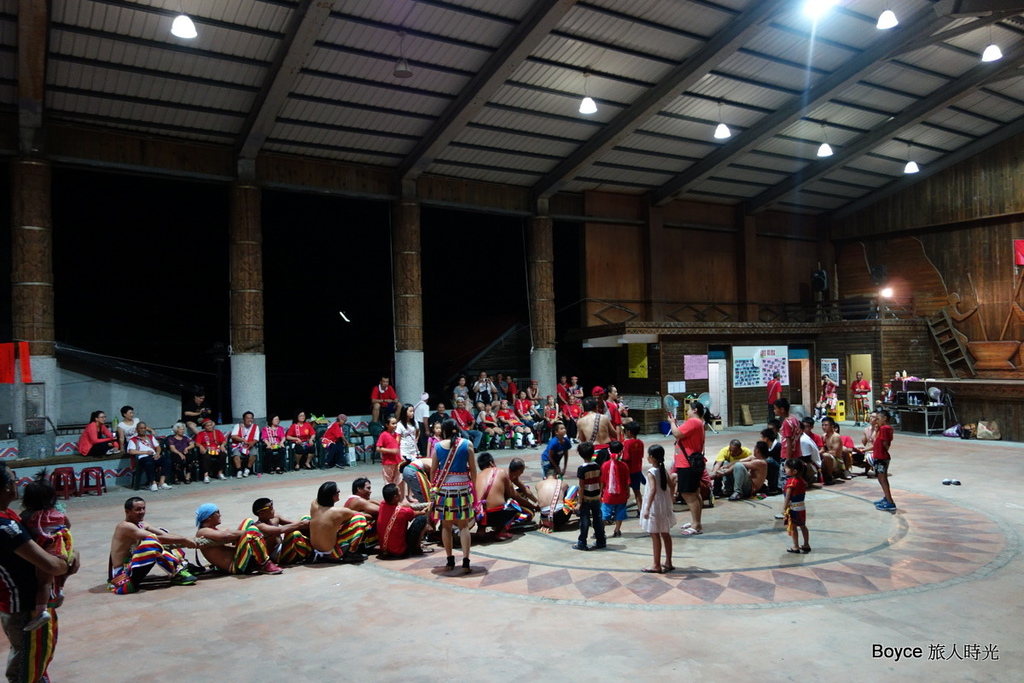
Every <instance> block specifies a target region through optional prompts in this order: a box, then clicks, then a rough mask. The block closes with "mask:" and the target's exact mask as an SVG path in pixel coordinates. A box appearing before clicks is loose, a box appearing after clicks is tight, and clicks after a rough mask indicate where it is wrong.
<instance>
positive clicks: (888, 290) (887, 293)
mask: <svg viewBox="0 0 1024 683" xmlns="http://www.w3.org/2000/svg"><path fill="white" fill-rule="evenodd" d="M879 294H881V295H882V298H883V299H891V298H892V287H885V288H884V289H882V291H880V292H879Z"/></svg>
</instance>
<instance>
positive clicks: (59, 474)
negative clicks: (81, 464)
mask: <svg viewBox="0 0 1024 683" xmlns="http://www.w3.org/2000/svg"><path fill="white" fill-rule="evenodd" d="M50 484H52V485H53V489H54V491H56V492H57V495H59V496H62V497H63V498H64V500H67V499H68V498H70V497H71V496H72V495H74V496H78V486H77V484H76V483H75V468H74V467H55V468H54V470H53V472H50Z"/></svg>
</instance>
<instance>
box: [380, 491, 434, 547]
mask: <svg viewBox="0 0 1024 683" xmlns="http://www.w3.org/2000/svg"><path fill="white" fill-rule="evenodd" d="M382 495H383V496H384V501H383V502H382V503H381V504H380V513H379V514H378V515H377V530H378V533H380V535H381V536H380V554H381V556H386V557H389V558H395V559H397V558H402V557H409V556H410V555H422V554H423V553H424V549H423V534H424V533H426V531H427V516H426V515H427V510H426V506H425V505H424V506H423V509H422V510H419V511H416V510H414V509H412V508H411V507H409V506H408V505H400V503H401V501H402V495H401V493H399V491H398V487H397V486H395V485H394V484H387V485H385V486H384V490H383V492H382ZM429 552H432V550H431V551H429Z"/></svg>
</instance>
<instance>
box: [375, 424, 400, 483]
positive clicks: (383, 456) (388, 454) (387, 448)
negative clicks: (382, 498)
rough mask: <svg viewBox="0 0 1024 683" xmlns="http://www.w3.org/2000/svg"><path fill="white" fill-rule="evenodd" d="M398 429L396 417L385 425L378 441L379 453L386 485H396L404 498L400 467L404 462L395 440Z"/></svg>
mask: <svg viewBox="0 0 1024 683" xmlns="http://www.w3.org/2000/svg"><path fill="white" fill-rule="evenodd" d="M397 427H398V419H397V418H395V417H394V416H391V417H389V418H388V420H387V422H385V423H384V431H383V432H381V434H380V437H379V438H378V439H377V452H378V453H380V467H381V474H382V475H383V476H384V483H385V484H394V485H396V486H398V487H399V490H401V491H402V495H403V497H404V495H405V491H404V489H403V486H402V473H401V472H399V471H398V466H399V464H401V462H402V456H401V455H400V453H399V450H398V439H396V438H395V429H397Z"/></svg>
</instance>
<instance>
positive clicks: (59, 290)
mask: <svg viewBox="0 0 1024 683" xmlns="http://www.w3.org/2000/svg"><path fill="white" fill-rule="evenodd" d="M0 184H2V185H3V186H4V187H7V188H9V187H10V174H9V170H8V169H7V168H6V167H4V168H2V170H0ZM52 197H53V200H52V201H53V225H54V291H55V299H56V301H55V317H56V327H57V329H56V337H57V341H58V342H63V343H66V344H70V345H73V346H76V347H80V348H82V349H85V350H87V351H92V352H95V353H100V354H104V355H108V356H114V357H117V358H123V359H128V360H132V361H137V362H139V363H143V364H147V366H148V367H150V368H151V369H154V370H157V371H160V372H162V373H164V374H167V375H169V376H171V377H174V378H176V379H180V380H183V381H187V382H194V383H197V384H200V385H203V386H205V387H206V389H207V394H208V396H209V399H208V400H210V402H211V403H212V404H213V405H214V407H215V408H219V409H222V410H223V411H224V414H225V419H227V415H228V408H229V406H228V405H227V402H228V397H224V398H221V397H219V396H217V395H216V394H217V387H216V377H215V374H214V370H215V364H214V362H213V360H212V358H211V355H210V354H209V350H210V348H211V347H212V346H213V344H214V343H216V342H224V343H227V342H228V341H229V325H230V317H229V312H228V301H229V297H228V283H229V274H228V219H229V189H228V187H227V186H226V185H223V184H215V183H202V182H196V181H185V180H174V179H168V178H155V177H144V176H133V175H125V174H119V173H107V172H101V171H95V170H81V169H69V168H61V167H56V166H55V167H54V170H53V188H52ZM0 221H2V223H0V225H3V227H4V232H5V233H6V237H5V239H2V240H0V264H2V265H5V266H7V272H10V258H11V243H10V191H9V190H8V191H7V192H3V193H2V194H0ZM390 221H391V206H390V204H389V203H388V202H383V201H369V200H357V199H347V198H341V197H336V196H330V195H323V194H301V193H293V192H283V191H276V190H264V192H263V239H264V250H263V255H264V256H263V259H264V260H263V272H264V308H265V313H264V315H265V340H266V356H267V394H268V400H267V409H268V410H269V411H270V412H278V411H279V412H281V414H282V415H283V416H290V415H291V414H293V413H294V411H296V410H298V409H303V410H307V411H311V412H313V413H315V414H317V415H320V414H324V413H327V414H332V413H337V412H339V411H344V412H348V413H351V414H364V413H366V412H368V408H369V407H368V397H369V391H370V388H371V387H372V386H373V384H374V383H375V381H376V379H377V378H378V377H379V376H380V375H381V374H382V373H389V374H390V373H391V372H392V366H393V362H394V341H393V340H394V334H393V314H392V308H391V257H390V254H391V242H390V239H391V233H390ZM420 223H421V233H422V238H421V242H422V244H421V247H422V286H423V318H424V332H423V339H424V359H425V371H426V383H427V387H426V389H427V391H429V392H431V393H432V394H434V395H437V396H439V395H440V391H441V389H442V387H443V386H444V385H445V383H446V382H447V380H448V378H449V377H450V376H451V375H452V374H453V373H456V372H458V371H460V370H465V369H468V368H466V367H465V363H468V361H469V360H470V359H471V358H472V357H473V356H474V355H476V354H477V353H478V352H479V351H481V350H482V349H483V347H485V346H486V345H487V344H488V343H490V342H491V341H493V339H494V338H495V337H497V336H498V335H499V334H501V333H502V332H504V331H505V330H506V329H508V328H509V327H510V326H513V325H516V326H528V325H529V294H528V285H527V268H526V244H525V234H524V231H525V230H526V228H527V227H528V219H526V218H519V217H509V216H500V215H492V214H485V213H476V212H468V211H455V210H449V209H440V208H434V207H426V206H425V207H422V209H421V218H420ZM554 228H555V229H554V236H555V239H554V245H555V306H556V309H557V311H558V313H557V315H556V320H557V325H558V330H557V332H558V337H559V338H562V337H563V336H564V334H565V332H566V331H567V330H568V329H571V328H572V327H576V326H578V325H579V320H580V314H579V299H580V278H581V272H580V267H581V266H580V258H581V256H580V255H581V246H580V235H581V229H580V226H579V224H577V223H556V224H555V226H554ZM0 286H2V287H3V290H2V291H0V337H2V338H3V339H4V340H9V339H11V322H10V316H11V303H10V302H11V296H10V278H7V279H6V280H5V281H4V283H3V285H0ZM339 310H340V311H344V312H345V314H346V315H347V316H348V318H349V319H350V320H351V321H352V322H351V323H345V322H344V321H343V320H342V318H341V316H339V315H338V311H339ZM580 351H581V350H580V347H579V344H578V343H576V344H562V345H560V346H559V348H558V366H559V372H567V373H570V374H572V373H578V372H581V370H580V369H579V368H578V365H579V363H580V360H581V355H580ZM600 355H602V356H603V355H604V354H600ZM588 360H589V358H588ZM594 360H596V359H594ZM479 369H486V370H488V371H490V372H495V371H499V370H506V369H507V368H479ZM475 370H478V369H475ZM523 370H524V371H528V368H524V369H523ZM595 370H596V369H595ZM587 374H588V375H596V374H597V372H588V373H587ZM224 390H225V393H226V394H228V395H230V381H229V379H227V378H225V380H224ZM108 409H109V408H108ZM86 412H88V411H86Z"/></svg>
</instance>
